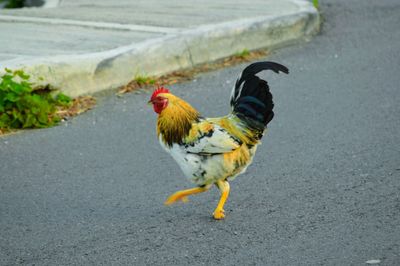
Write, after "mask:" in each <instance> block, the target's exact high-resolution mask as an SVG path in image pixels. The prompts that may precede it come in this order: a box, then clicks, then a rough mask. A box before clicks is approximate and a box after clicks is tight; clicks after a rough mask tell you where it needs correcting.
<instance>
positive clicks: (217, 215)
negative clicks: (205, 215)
mask: <svg viewBox="0 0 400 266" xmlns="http://www.w3.org/2000/svg"><path fill="white" fill-rule="evenodd" d="M215 184H216V185H217V187H218V188H219V190H220V191H221V198H220V199H219V202H218V205H217V208H216V209H215V211H214V219H216V220H221V219H224V218H225V211H224V205H225V202H226V200H227V199H228V196H229V190H230V187H229V183H228V182H227V181H222V180H219V181H217V183H215Z"/></svg>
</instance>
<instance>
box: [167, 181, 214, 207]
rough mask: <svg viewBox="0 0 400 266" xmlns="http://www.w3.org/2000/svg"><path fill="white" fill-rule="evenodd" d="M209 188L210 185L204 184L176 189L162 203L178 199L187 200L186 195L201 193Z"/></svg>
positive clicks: (169, 202) (173, 201) (168, 203)
mask: <svg viewBox="0 0 400 266" xmlns="http://www.w3.org/2000/svg"><path fill="white" fill-rule="evenodd" d="M209 188H210V186H204V187H196V188H191V189H186V190H181V191H177V192H175V193H174V194H172V195H171V196H169V197H168V199H167V200H166V201H165V202H164V204H165V205H171V204H172V203H175V202H176V201H179V200H181V201H183V202H187V201H188V198H187V196H189V195H193V194H198V193H202V192H204V191H207V190H208V189H209Z"/></svg>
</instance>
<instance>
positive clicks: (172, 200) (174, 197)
mask: <svg viewBox="0 0 400 266" xmlns="http://www.w3.org/2000/svg"><path fill="white" fill-rule="evenodd" d="M180 200H181V201H182V202H184V203H186V202H188V201H189V199H188V197H187V196H185V195H182V194H181V193H179V192H176V193H174V194H172V195H171V196H169V198H168V199H167V200H166V201H165V202H164V204H165V205H171V204H173V203H175V202H177V201H180Z"/></svg>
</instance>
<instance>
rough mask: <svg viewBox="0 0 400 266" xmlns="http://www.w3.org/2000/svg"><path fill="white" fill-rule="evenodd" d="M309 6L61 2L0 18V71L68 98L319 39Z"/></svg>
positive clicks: (269, 1) (272, 0)
mask: <svg viewBox="0 0 400 266" xmlns="http://www.w3.org/2000/svg"><path fill="white" fill-rule="evenodd" d="M318 28H319V15H318V13H317V11H316V9H315V8H314V7H313V6H312V4H311V3H310V2H309V1H304V0H279V1H278V0H262V1H261V0H256V1H252V2H251V5H249V2H248V1H244V0H240V1H228V0H223V1H211V0H206V1H202V2H201V3H198V2H196V1H194V0H189V1H187V0H186V1H178V0H174V1H168V2H166V1H161V0H150V1H134V2H133V1H129V0H121V1H117V2H116V1H111V0H99V1H94V0H79V1H78V0H64V1H60V3H59V4H58V6H57V7H54V8H25V9H19V10H15V9H14V10H4V9H3V10H0V40H2V41H1V42H0V71H3V69H4V68H5V67H8V68H13V69H15V68H23V69H25V70H26V71H27V72H29V73H31V74H32V75H33V77H44V78H45V82H47V83H51V84H53V85H55V86H57V87H59V88H62V90H63V91H64V92H65V93H67V94H69V95H71V96H76V95H80V94H88V93H93V92H96V91H100V90H104V89H110V88H115V87H118V86H120V85H123V84H126V83H127V82H129V81H130V80H132V78H133V77H134V76H135V74H141V75H158V74H163V73H167V72H171V71H174V70H178V69H182V68H188V67H191V66H193V65H196V64H199V63H204V62H209V61H213V60H216V59H220V58H223V57H227V56H230V55H232V54H234V53H237V52H239V51H242V50H243V49H248V50H254V49H259V48H268V49H274V48H277V47H281V46H283V45H286V44H287V43H290V42H293V41H296V40H299V39H303V38H307V37H309V36H311V35H312V34H313V33H315V32H316V31H318Z"/></svg>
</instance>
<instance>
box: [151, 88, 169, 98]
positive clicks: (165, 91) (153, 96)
mask: <svg viewBox="0 0 400 266" xmlns="http://www.w3.org/2000/svg"><path fill="white" fill-rule="evenodd" d="M160 93H169V90H168V89H166V88H164V87H158V88H157V89H156V90H155V91H154V92H153V94H152V95H151V99H154V98H155V97H157V95H158V94H160Z"/></svg>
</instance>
